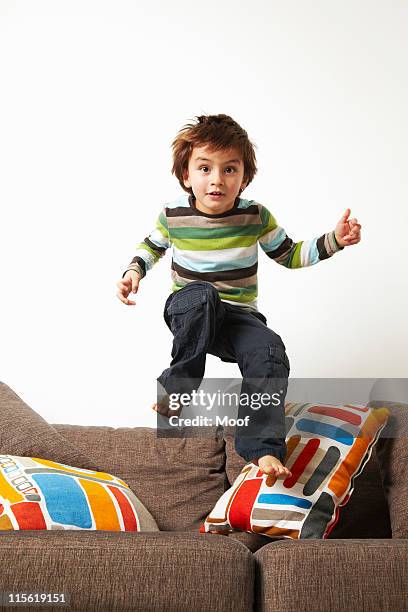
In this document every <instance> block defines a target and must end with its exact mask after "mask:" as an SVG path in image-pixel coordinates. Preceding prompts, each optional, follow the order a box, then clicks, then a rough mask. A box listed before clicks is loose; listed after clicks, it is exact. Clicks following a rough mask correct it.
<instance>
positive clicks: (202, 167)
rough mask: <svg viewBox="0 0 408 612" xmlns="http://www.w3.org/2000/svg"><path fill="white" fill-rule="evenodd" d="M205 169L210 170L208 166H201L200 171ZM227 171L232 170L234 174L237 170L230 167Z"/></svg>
mask: <svg viewBox="0 0 408 612" xmlns="http://www.w3.org/2000/svg"><path fill="white" fill-rule="evenodd" d="M204 168H207V169H208V166H201V167H200V170H204ZM225 169H226V170H232V171H233V172H235V168H232V166H228V168H225ZM228 174H231V172H228Z"/></svg>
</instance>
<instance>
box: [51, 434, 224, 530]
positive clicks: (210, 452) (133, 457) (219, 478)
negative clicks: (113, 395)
mask: <svg viewBox="0 0 408 612" xmlns="http://www.w3.org/2000/svg"><path fill="white" fill-rule="evenodd" d="M54 427H55V429H56V430H57V431H58V432H59V433H60V434H62V435H63V436H64V437H65V438H66V439H67V440H69V441H70V442H72V443H73V444H75V445H76V446H77V447H78V449H80V450H83V449H86V454H87V455H88V456H89V457H91V458H92V459H93V460H94V461H95V463H96V464H97V465H99V466H101V471H106V472H108V473H109V474H113V475H114V476H118V477H119V478H122V480H124V481H125V482H126V483H127V484H128V485H129V487H130V488H131V489H132V491H133V492H134V493H135V494H136V495H137V497H138V498H139V499H140V501H141V502H142V503H143V504H144V505H145V506H146V508H147V509H148V510H149V512H150V513H151V514H152V516H153V517H154V519H155V520H156V522H157V524H158V526H159V529H161V530H163V531H197V530H198V529H199V527H200V525H201V523H202V522H203V521H204V519H205V518H206V516H207V515H208V514H209V512H210V511H211V510H212V508H213V506H214V504H215V503H216V502H217V500H218V499H219V498H220V497H221V495H222V494H223V492H224V490H225V488H226V476H225V443H224V440H223V439H222V437H217V435H216V428H215V427H214V428H205V432H204V431H203V429H204V428H201V432H200V434H201V435H200V437H197V436H196V437H178V438H158V437H157V430H156V429H153V428H147V427H132V428H130V427H118V428H115V427H107V426H86V425H68V424H56V425H54ZM204 433H205V436H206V437H203V434H204Z"/></svg>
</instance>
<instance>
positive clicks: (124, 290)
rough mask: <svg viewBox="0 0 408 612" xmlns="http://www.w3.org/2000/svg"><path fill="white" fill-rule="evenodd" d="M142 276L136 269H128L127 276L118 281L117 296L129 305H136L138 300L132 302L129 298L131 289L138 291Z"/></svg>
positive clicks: (134, 291)
mask: <svg viewBox="0 0 408 612" xmlns="http://www.w3.org/2000/svg"><path fill="white" fill-rule="evenodd" d="M141 278H142V277H141V276H140V274H138V273H137V272H135V271H134V270H128V271H127V272H126V274H125V276H124V277H123V278H122V279H121V280H120V281H118V282H117V283H116V286H117V287H118V288H119V291H118V292H117V294H116V296H117V297H118V298H119V299H120V301H121V302H123V303H124V304H126V305H127V306H135V304H136V302H131V301H130V300H128V299H127V298H128V295H129V293H130V292H131V291H133V293H137V290H138V289H139V283H140V279H141Z"/></svg>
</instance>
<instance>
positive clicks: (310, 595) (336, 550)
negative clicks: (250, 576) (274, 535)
mask: <svg viewBox="0 0 408 612" xmlns="http://www.w3.org/2000/svg"><path fill="white" fill-rule="evenodd" d="M254 556H255V559H256V587H255V593H256V595H255V597H256V601H255V609H256V610H262V611H263V612H272V611H276V610H308V612H320V611H321V610H339V611H340V610H365V611H367V612H369V611H374V610H376V611H378V612H380V611H385V610H388V611H390V610H394V611H395V612H396V611H402V610H407V602H408V563H407V561H408V541H403V540H363V539H357V540H323V541H322V540H284V541H281V542H274V543H272V544H268V545H267V546H263V547H262V548H261V549H260V550H259V551H257V552H256V553H255V555H254Z"/></svg>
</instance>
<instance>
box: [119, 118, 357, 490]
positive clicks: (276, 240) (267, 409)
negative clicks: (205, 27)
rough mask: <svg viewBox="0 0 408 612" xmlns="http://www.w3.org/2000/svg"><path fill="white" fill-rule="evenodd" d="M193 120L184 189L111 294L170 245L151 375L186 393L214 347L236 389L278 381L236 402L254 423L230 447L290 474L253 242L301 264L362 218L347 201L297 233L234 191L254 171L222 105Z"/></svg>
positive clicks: (122, 294)
mask: <svg viewBox="0 0 408 612" xmlns="http://www.w3.org/2000/svg"><path fill="white" fill-rule="evenodd" d="M196 119H197V122H196V123H195V124H187V125H186V126H184V127H183V128H182V129H181V130H180V132H179V133H178V135H177V137H176V138H175V140H174V142H173V143H172V147H173V168H172V173H173V174H175V175H176V177H177V178H178V180H179V183H180V185H181V187H182V189H183V190H184V191H186V192H187V195H184V196H181V197H179V198H177V200H175V201H174V202H170V203H168V204H166V205H165V206H164V207H163V210H162V212H161V213H160V215H159V217H158V219H157V222H156V229H154V230H153V231H152V232H151V234H150V235H149V236H148V237H147V238H145V240H144V241H143V242H142V243H140V244H139V245H138V247H137V250H136V254H135V257H134V258H133V259H132V261H131V262H130V264H129V266H128V267H127V269H126V270H125V272H124V274H123V276H122V279H121V280H120V281H118V283H117V286H118V289H119V291H118V293H117V297H118V298H119V299H120V300H121V301H122V302H123V303H124V304H127V305H129V306H133V305H135V302H132V301H130V300H129V299H128V295H129V293H130V292H131V291H132V292H133V293H136V292H137V291H138V288H139V283H140V280H141V279H142V278H144V276H145V275H146V273H147V272H148V271H149V270H150V269H151V268H152V266H153V265H154V264H155V263H156V262H157V261H158V260H159V259H160V258H161V257H163V255H164V254H165V252H166V250H167V249H168V248H169V247H170V246H173V258H172V264H171V268H172V271H171V275H172V280H173V287H172V293H171V294H170V295H169V297H168V298H167V301H166V304H165V308H164V318H165V321H166V324H167V326H168V327H169V329H170V330H171V332H172V333H173V336H174V338H173V349H172V358H173V359H172V361H171V364H170V367H169V368H167V369H166V370H164V372H163V373H162V374H161V375H160V377H159V378H158V379H157V380H158V381H159V382H160V383H161V385H162V386H163V388H164V389H165V391H166V394H167V395H170V394H172V393H181V392H187V393H191V392H192V391H193V390H196V389H198V387H199V385H200V383H201V381H202V379H203V376H204V370H205V359H206V354H207V353H210V354H212V355H216V356H218V357H219V358H220V359H221V360H222V361H226V362H234V363H238V366H239V368H240V371H241V374H242V377H243V382H242V387H241V394H242V393H243V389H246V390H249V391H250V392H253V391H254V389H257V390H261V391H268V392H269V397H271V396H272V393H273V392H274V391H277V390H278V389H279V392H280V394H281V395H280V405H279V406H278V407H276V404H273V405H272V404H270V405H266V406H263V407H262V408H261V409H258V410H257V411H256V412H255V411H254V410H251V408H250V406H243V405H241V403H240V406H239V413H238V416H239V418H245V416H247V417H248V416H249V418H250V421H251V423H252V429H250V433H249V435H248V434H246V435H244V434H243V433H242V435H241V433H240V432H242V431H243V430H242V429H241V430H240V429H237V430H236V431H237V433H236V438H235V448H236V450H237V452H238V453H239V454H240V455H241V456H242V457H243V458H244V459H245V460H246V461H248V462H249V461H252V462H253V463H256V464H258V466H259V468H260V470H261V471H262V472H263V473H265V474H273V475H274V476H275V477H276V478H286V477H287V476H290V475H291V473H290V471H289V470H288V468H286V467H285V466H284V465H283V461H284V459H285V455H286V444H285V418H284V417H285V413H284V398H285V394H286V390H287V380H288V377H289V370H290V366H289V361H288V358H287V355H286V352H285V345H284V344H283V342H282V339H281V338H280V336H278V334H276V333H275V332H274V331H272V330H271V329H270V328H269V327H268V326H267V321H266V318H265V317H264V315H263V314H261V313H260V312H259V311H258V309H257V302H256V298H257V265H258V263H257V244H258V242H259V244H260V246H261V248H262V250H263V251H264V252H265V253H266V255H268V256H269V257H270V258H271V259H274V260H275V261H276V262H277V263H279V264H281V265H284V266H286V267H287V268H300V267H304V266H310V265H313V264H315V263H318V262H319V261H322V260H324V259H327V258H329V257H331V256H332V255H333V254H334V253H336V252H337V251H339V250H341V249H343V248H344V247H345V246H349V245H352V244H357V243H358V242H359V241H360V229H361V225H360V224H359V223H358V222H357V219H349V215H350V210H349V209H347V210H346V212H345V213H344V215H343V216H342V217H341V219H340V221H339V222H338V223H337V225H336V228H335V230H334V231H331V232H328V233H327V234H324V235H323V236H320V237H319V238H315V239H313V240H311V241H307V242H304V241H301V242H297V243H295V242H293V241H292V240H291V238H289V237H288V236H287V234H286V232H285V230H284V229H283V228H282V227H279V226H278V224H277V223H276V221H275V219H274V217H273V216H272V214H271V213H270V212H269V211H268V209H267V208H266V207H265V206H263V205H262V204H259V203H257V202H255V201H254V200H246V199H244V198H241V197H240V196H241V194H242V192H243V190H244V189H245V188H246V187H247V186H248V185H249V183H250V182H251V181H252V179H253V177H254V176H255V174H256V171H257V168H256V157H255V152H254V145H253V144H252V143H251V142H250V141H249V139H248V135H247V132H246V131H245V130H243V129H242V128H241V127H240V126H239V125H238V124H237V123H236V122H235V121H234V120H233V119H232V118H231V117H229V116H227V115H224V114H221V115H203V116H199V117H196ZM181 381H183V384H184V387H183V389H180V384H181ZM254 381H257V382H254ZM186 385H187V386H186ZM153 408H154V409H155V410H157V411H158V412H160V413H161V414H164V415H165V416H170V415H171V414H172V412H171V410H170V408H169V405H168V402H167V403H166V401H164V400H160V402H158V403H156V404H154V406H153ZM268 422H269V424H270V423H272V422H273V428H272V429H273V431H274V432H275V434H274V435H265V434H264V435H263V436H261V435H260V432H261V431H262V429H263V431H265V424H266V423H268ZM251 432H252V436H251ZM257 433H258V435H256V434H257Z"/></svg>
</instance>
